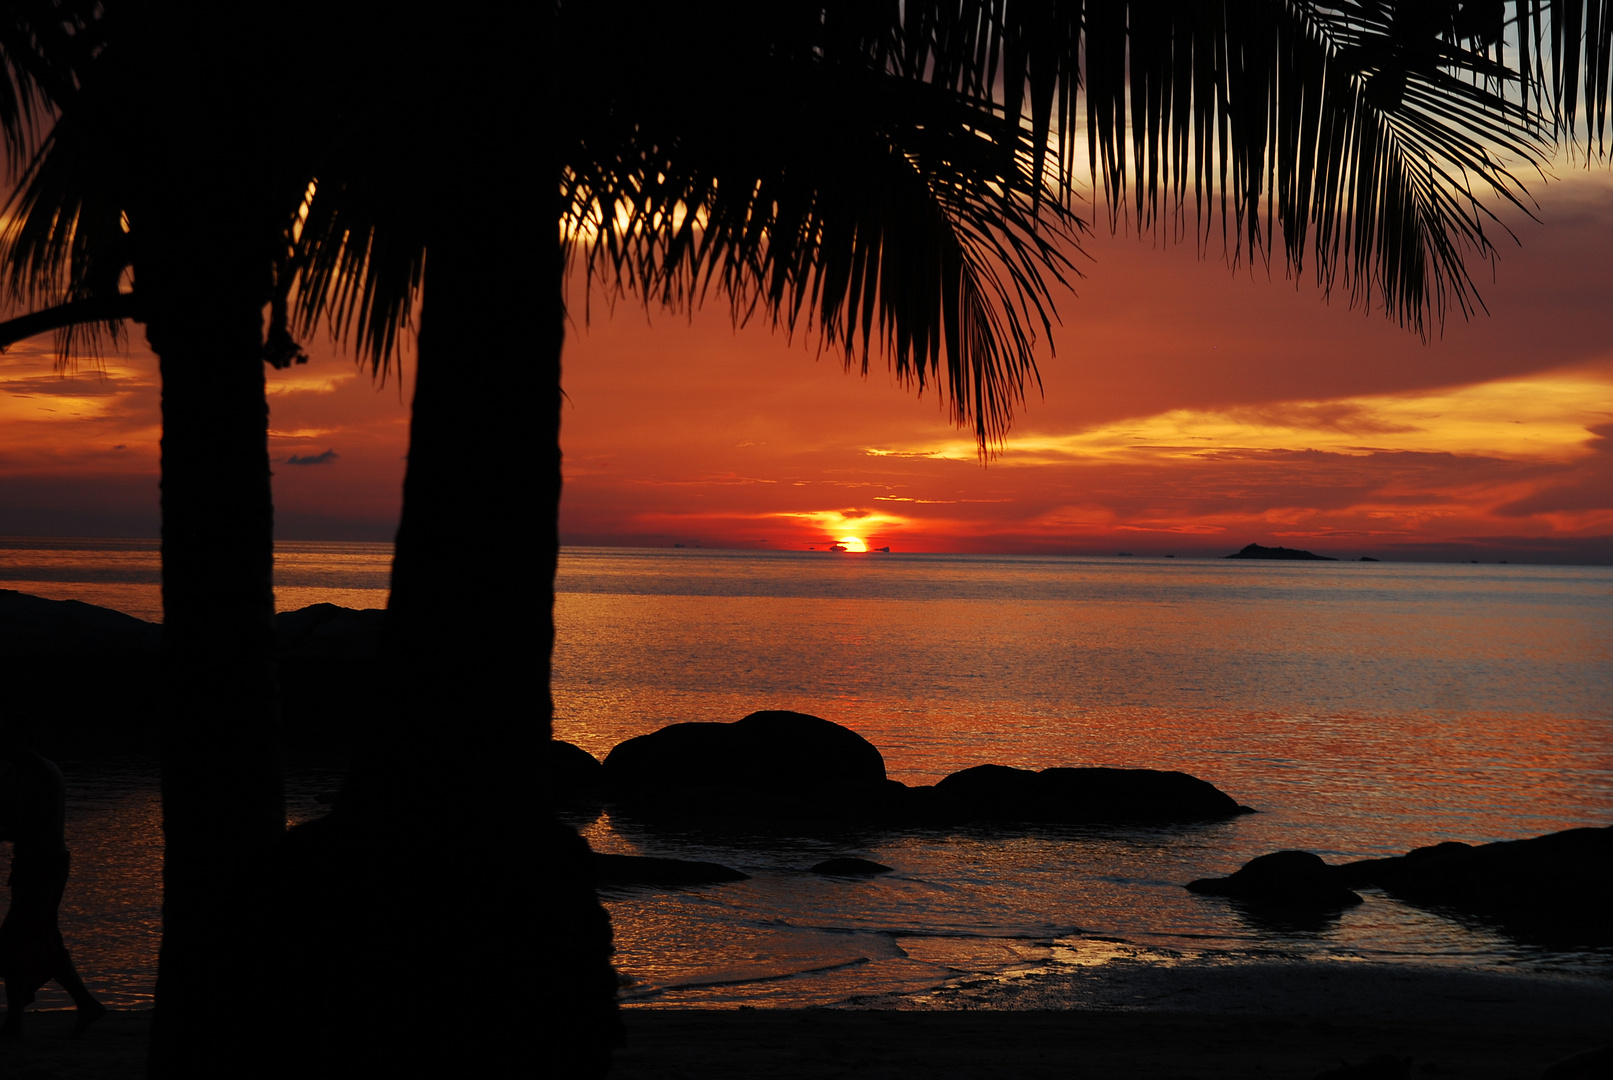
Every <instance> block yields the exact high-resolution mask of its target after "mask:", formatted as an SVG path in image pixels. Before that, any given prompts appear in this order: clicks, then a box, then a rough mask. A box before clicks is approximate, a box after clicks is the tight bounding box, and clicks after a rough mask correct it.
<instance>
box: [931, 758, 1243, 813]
mask: <svg viewBox="0 0 1613 1080" xmlns="http://www.w3.org/2000/svg"><path fill="white" fill-rule="evenodd" d="M935 793H936V795H937V796H938V797H939V799H940V801H941V803H942V809H943V810H951V811H952V812H953V813H954V814H955V815H957V816H958V817H960V818H961V819H964V820H970V821H998V822H1007V821H1024V822H1041V823H1049V824H1071V825H1099V824H1116V823H1123V822H1147V823H1166V822H1177V821H1207V820H1213V819H1216V818H1227V817H1234V816H1236V815H1238V814H1245V813H1252V811H1251V810H1250V809H1249V807H1246V806H1239V805H1238V803H1237V801H1236V800H1234V799H1233V798H1232V797H1231V796H1229V795H1227V794H1226V793H1224V792H1222V791H1220V790H1219V789H1217V788H1216V787H1215V786H1214V785H1213V784H1210V783H1208V782H1206V781H1203V780H1200V779H1198V778H1197V777H1194V776H1189V775H1188V774H1187V773H1183V772H1164V771H1160V770H1155V769H1107V768H1090V769H1071V768H1051V769H1043V770H1041V771H1040V772H1032V771H1031V770H1029V769H1015V768H1010V767H1009V766H1006V765H977V766H975V767H974V768H972V769H964V770H963V771H961V772H955V773H953V774H952V775H951V776H948V777H947V778H946V779H944V780H942V781H941V782H940V783H938V784H936V785H935Z"/></svg>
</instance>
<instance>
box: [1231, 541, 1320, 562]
mask: <svg viewBox="0 0 1613 1080" xmlns="http://www.w3.org/2000/svg"><path fill="white" fill-rule="evenodd" d="M1222 558H1226V559H1309V560H1311V561H1313V562H1338V560H1337V559H1335V558H1333V557H1332V556H1331V555H1318V554H1316V553H1315V552H1312V551H1301V550H1300V549H1299V548H1285V547H1261V546H1260V545H1259V544H1248V545H1246V546H1245V547H1244V548H1243V549H1242V550H1240V551H1235V552H1233V553H1232V554H1231V555H1224V556H1222Z"/></svg>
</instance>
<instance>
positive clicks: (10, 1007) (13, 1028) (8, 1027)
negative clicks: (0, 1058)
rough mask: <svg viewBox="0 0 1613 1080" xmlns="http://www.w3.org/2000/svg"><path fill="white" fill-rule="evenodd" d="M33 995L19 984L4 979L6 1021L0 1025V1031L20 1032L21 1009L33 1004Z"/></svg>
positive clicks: (16, 1033)
mask: <svg viewBox="0 0 1613 1080" xmlns="http://www.w3.org/2000/svg"><path fill="white" fill-rule="evenodd" d="M33 1000H34V995H33V994H31V993H28V992H26V991H24V990H23V989H22V988H21V986H20V985H18V984H17V983H14V982H12V981H11V980H10V979H7V980H6V1022H5V1025H4V1026H3V1027H0V1033H4V1034H6V1035H18V1034H21V1032H22V1011H23V1010H24V1009H26V1008H27V1007H28V1006H29V1005H31V1004H33Z"/></svg>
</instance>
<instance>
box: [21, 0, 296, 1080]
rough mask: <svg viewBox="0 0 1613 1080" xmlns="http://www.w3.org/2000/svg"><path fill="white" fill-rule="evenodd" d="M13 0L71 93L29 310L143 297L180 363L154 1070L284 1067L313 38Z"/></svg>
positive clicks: (106, 324) (60, 120)
mask: <svg viewBox="0 0 1613 1080" xmlns="http://www.w3.org/2000/svg"><path fill="white" fill-rule="evenodd" d="M8 14H20V15H21V16H24V18H19V22H26V23H27V25H25V26H21V27H14V28H13V27H8V29H15V30H16V33H15V34H14V35H13V36H12V37H10V38H8V39H7V41H6V48H7V53H6V59H7V62H8V70H9V71H10V72H11V75H12V85H13V86H14V87H17V88H18V89H19V90H20V91H21V93H20V94H18V95H17V100H19V101H20V102H21V103H22V104H23V106H25V107H24V108H23V109H21V110H19V115H21V116H23V117H24V118H25V117H26V112H27V110H26V105H27V104H28V92H29V90H30V89H33V90H35V91H43V92H45V93H46V94H48V95H49V101H48V103H47V108H48V111H49V112H54V113H55V114H56V116H55V123H54V125H53V126H51V127H50V128H49V135H48V137H46V138H45V139H44V141H43V145H42V148H41V149H40V151H39V152H38V153H37V155H36V156H34V157H32V158H31V159H30V160H29V161H28V163H27V165H26V168H25V170H24V172H23V175H22V185H21V187H20V189H19V190H18V192H17V194H16V195H15V196H14V197H13V199H12V200H11V204H10V206H9V210H10V211H11V214H12V218H11V221H10V222H9V223H8V225H7V229H6V234H5V238H4V254H5V259H6V263H7V269H8V270H9V273H10V283H11V286H12V289H13V293H14V295H15V296H16V297H17V298H18V299H19V300H20V301H22V302H23V303H25V304H28V305H29V306H36V305H39V304H41V303H44V304H56V305H60V306H58V307H56V308H54V309H52V310H48V311H46V312H42V313H38V314H36V316H35V318H34V321H33V322H32V323H31V324H25V325H24V327H23V329H39V328H41V324H43V323H51V322H54V323H55V324H57V325H58V326H60V327H62V328H63V329H65V330H67V331H68V332H69V333H71V330H72V327H73V324H74V322H76V321H80V320H93V321H91V322H90V329H91V330H92V331H93V330H94V329H96V327H97V326H99V328H101V329H103V330H111V331H112V332H113V333H117V332H118V329H119V326H120V320H121V319H122V318H124V317H130V316H132V317H134V318H136V319H138V320H139V321H141V322H143V323H144V324H145V331H146V339H147V341H148V342H149V344H150V346H151V348H152V350H153V351H154V352H155V353H156V354H157V356H158V358H159V360H160V363H161V373H162V386H163V392H162V422H163V436H162V521H163V526H162V527H163V536H162V563H163V585H162V587H163V608H164V623H163V667H164V671H163V683H162V688H163V689H162V692H163V697H164V703H163V713H162V715H163V724H164V730H163V733H162V798H163V831H164V845H165V847H164V871H163V897H164V899H163V913H164V932H163V939H162V952H161V958H160V963H159V973H158V985H157V1003H158V1011H157V1016H156V1021H155V1025H154V1029H153V1041H152V1055H151V1075H153V1076H157V1077H165V1076H177V1075H183V1076H190V1075H202V1074H216V1072H217V1071H218V1070H219V1069H220V1068H225V1069H226V1071H229V1072H232V1073H235V1074H240V1075H254V1074H259V1075H267V1074H270V1073H272V1072H273V1071H275V1064H274V1059H273V1054H272V1053H254V1054H251V1055H245V1056H241V1055H240V1054H239V1051H240V1048H242V1047H243V1046H262V1047H266V1048H272V1047H273V1045H274V1043H273V1041H272V1040H271V1038H270V1034H269V1033H270V1032H271V1031H272V1030H273V1029H274V1026H275V1025H274V1019H273V1016H274V1014H273V1010H272V1009H271V1006H272V1005H274V1004H275V1003H276V1001H277V1000H278V998H277V990H278V987H277V986H276V985H275V982H274V973H275V970H276V967H275V962H276V957H275V955H274V952H275V944H276V942H275V938H274V936H273V935H272V934H266V933H265V932H264V929H263V928H264V927H268V926H272V925H273V924H274V922H275V918H276V914H277V907H278V904H277V898H276V892H275V885H276V877H275V861H274V856H275V854H276V852H277V850H278V847H279V844H280V842H281V838H282V836H283V833H284V829H285V809H284V797H283V792H282V777H281V762H280V746H279V739H280V735H279V704H278V693H279V691H278V686H277V683H276V670H275V651H274V627H273V621H272V620H273V614H274V597H273V581H272V565H273V509H272V502H271V497H270V475H269V461H268V445H267V426H268V408H267V404H266V401H265V397H264V362H265V360H269V361H272V362H283V361H284V360H285V359H286V356H285V354H284V351H283V350H280V351H276V348H275V346H276V342H275V341H274V340H273V339H272V337H271V339H270V340H267V341H266V338H265V334H264V325H263V323H264V320H263V310H264V308H265V307H266V306H268V305H270V304H271V302H272V301H273V300H274V299H275V297H276V268H277V265H279V264H280V263H283V261H284V258H285V253H286V250H287V247H288V244H289V239H288V235H287V234H288V227H289V225H290V223H291V221H292V219H293V215H294V213H295V210H296V207H297V205H298V204H299V202H300V200H301V199H302V197H303V193H304V191H305V189H306V185H307V176H308V174H309V166H308V164H307V163H306V161H303V162H298V161H297V159H296V147H297V146H298V145H299V143H298V141H297V140H296V139H295V138H294V137H293V135H294V134H295V133H294V131H293V127H294V125H295V115H296V113H297V111H298V110H299V108H300V107H301V106H302V101H301V99H300V97H299V94H298V92H297V90H298V82H297V80H298V78H299V77H300V76H304V75H306V70H305V69H303V68H302V67H301V65H300V63H298V58H301V59H311V57H308V56H306V54H299V53H295V52H293V51H292V50H291V49H290V46H291V44H292V41H291V37H290V33H291V32H294V31H295V29H296V21H297V18H298V17H299V11H298V10H296V9H295V8H292V7H287V6H286V5H278V4H277V5H230V6H227V7H225V8H214V7H212V6H211V5H201V4H186V3H150V4H133V3H122V4H107V5H105V7H102V6H101V5H99V4H83V5H81V6H79V7H77V8H75V7H73V6H72V5H68V4H59V3H36V4H33V5H32V6H29V7H27V8H26V10H25V9H24V8H23V7H21V6H19V7H17V8H8ZM301 14H307V13H301ZM28 20H32V21H28ZM13 42H16V45H15V47H14V46H13V44H12V43H13ZM0 105H3V101H0ZM36 113H37V110H36ZM0 119H7V120H9V114H8V113H7V112H6V110H5V109H3V108H0ZM7 129H8V133H16V134H19V135H26V134H27V131H28V127H27V124H26V123H22V124H21V125H19V124H17V123H12V122H8V125H7ZM131 283H132V286H133V290H134V291H133V293H127V292H125V291H124V286H126V285H128V284H131ZM67 344H69V345H70V343H67ZM93 344H94V342H93V340H92V342H91V345H92V347H93ZM227 1055H229V1056H227ZM222 1062H229V1063H230V1064H229V1065H228V1066H227V1067H225V1066H222V1065H221V1063H222Z"/></svg>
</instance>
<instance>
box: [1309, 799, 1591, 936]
mask: <svg viewBox="0 0 1613 1080" xmlns="http://www.w3.org/2000/svg"><path fill="white" fill-rule="evenodd" d="M1337 869H1338V873H1339V880H1340V882H1341V883H1342V884H1344V885H1346V886H1349V887H1351V888H1361V887H1363V886H1368V885H1376V886H1379V887H1380V888H1382V889H1383V890H1384V891H1386V892H1388V893H1389V894H1390V895H1392V896H1395V897H1397V898H1399V899H1402V900H1409V901H1411V902H1412V903H1414V904H1417V905H1419V906H1429V907H1434V908H1436V909H1439V908H1442V909H1445V910H1448V911H1452V912H1455V913H1458V914H1463V915H1471V916H1476V917H1478V918H1481V919H1485V920H1488V921H1491V922H1495V923H1498V924H1499V925H1500V926H1501V927H1502V928H1503V929H1505V930H1507V931H1509V932H1511V933H1513V934H1515V935H1517V936H1520V937H1524V938H1529V939H1533V940H1541V941H1545V942H1548V943H1551V944H1562V945H1610V944H1613V826H1608V827H1606V828H1600V829H1595V828H1586V829H1569V830H1567V831H1565V832H1558V833H1550V834H1548V835H1546V836H1537V837H1534V838H1532V839H1529V840H1504V841H1501V842H1499V843H1494V844H1481V845H1479V846H1477V847H1473V846H1470V845H1468V844H1457V843H1444V844H1435V845H1434V846H1432V847H1424V848H1417V849H1416V850H1414V851H1411V852H1409V853H1407V854H1405V855H1400V856H1396V857H1394V858H1389V859H1364V860H1362V861H1360V862H1353V863H1346V864H1344V865H1343V866H1340V867H1338V868H1337Z"/></svg>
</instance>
